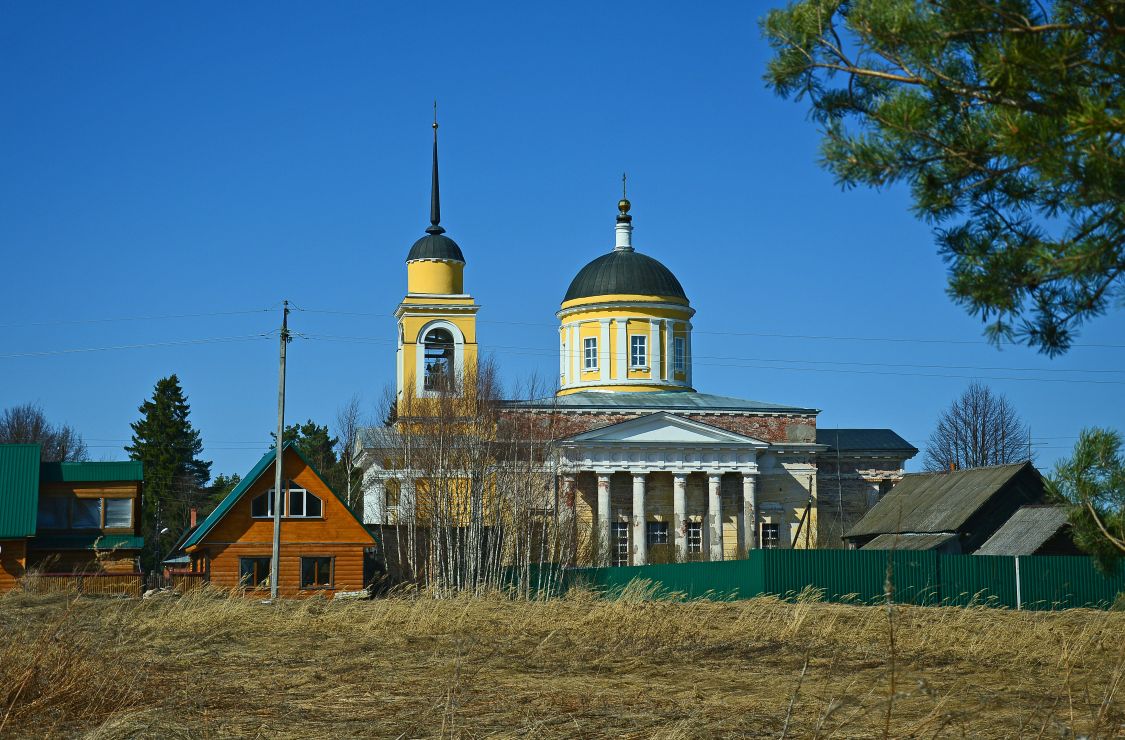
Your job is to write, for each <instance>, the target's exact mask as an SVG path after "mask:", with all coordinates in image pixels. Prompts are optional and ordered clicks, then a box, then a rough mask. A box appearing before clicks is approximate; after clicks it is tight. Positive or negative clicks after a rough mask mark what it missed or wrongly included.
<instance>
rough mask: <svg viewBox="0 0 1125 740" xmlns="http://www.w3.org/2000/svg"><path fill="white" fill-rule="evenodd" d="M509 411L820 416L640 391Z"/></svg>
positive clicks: (511, 404)
mask: <svg viewBox="0 0 1125 740" xmlns="http://www.w3.org/2000/svg"><path fill="white" fill-rule="evenodd" d="M504 405H505V406H506V407H508V408H528V409H544V410H546V409H557V410H559V411H571V410H583V409H590V410H602V409H605V410H610V409H612V410H614V411H624V410H629V411H645V412H652V411H739V412H748V411H761V412H763V413H771V414H778V413H780V414H818V413H820V411H818V410H817V409H809V408H802V407H799V406H784V405H782V404H778V403H766V402H764V401H750V400H747V399H744V398H731V397H730V396H716V395H714V394H712V393H697V392H695V391H638V392H636V393H604V392H599V391H579V392H578V393H568V394H566V395H565V396H549V397H547V398H539V399H535V400H532V401H504Z"/></svg>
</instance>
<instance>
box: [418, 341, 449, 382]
mask: <svg viewBox="0 0 1125 740" xmlns="http://www.w3.org/2000/svg"><path fill="white" fill-rule="evenodd" d="M423 342H424V345H425V349H424V352H425V367H424V369H423V372H424V373H425V376H424V380H423V386H422V387H423V388H424V389H425V390H427V391H444V390H449V389H450V388H452V387H453V335H452V334H450V333H449V330H448V329H440V328H439V329H431V330H430V331H429V332H428V333H427V334H426V338H425V339H424V340H423Z"/></svg>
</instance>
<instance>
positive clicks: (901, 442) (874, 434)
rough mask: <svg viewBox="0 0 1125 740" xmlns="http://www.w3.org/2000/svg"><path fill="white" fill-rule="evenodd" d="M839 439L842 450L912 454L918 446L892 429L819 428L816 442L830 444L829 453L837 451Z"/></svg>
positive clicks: (916, 450)
mask: <svg viewBox="0 0 1125 740" xmlns="http://www.w3.org/2000/svg"><path fill="white" fill-rule="evenodd" d="M837 441H838V442H839V445H840V452H850V451H854V450H864V451H866V452H909V453H910V455H911V456H913V455H915V454H916V453H917V452H918V448H917V447H915V446H914V445H912V444H910V443H909V442H907V441H906V440H905V439H903V438H902V437H900V436H899V435H898V434H897V433H896V432H895V431H894V430H892V429H817V430H816V443H817V444H818V445H828V454H829V455H831V454H832V453H834V452H836V445H837Z"/></svg>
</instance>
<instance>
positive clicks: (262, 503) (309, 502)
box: [250, 481, 324, 519]
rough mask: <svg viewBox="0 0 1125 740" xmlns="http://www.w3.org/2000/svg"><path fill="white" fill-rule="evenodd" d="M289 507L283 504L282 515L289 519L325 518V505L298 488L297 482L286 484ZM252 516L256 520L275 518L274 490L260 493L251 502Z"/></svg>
mask: <svg viewBox="0 0 1125 740" xmlns="http://www.w3.org/2000/svg"><path fill="white" fill-rule="evenodd" d="M286 490H287V491H288V492H289V495H288V496H287V499H288V507H286V506H285V504H284V503H283V504H282V508H281V515H282V516H283V517H285V518H287V519H307V518H316V517H320V516H324V503H323V502H322V501H321V500H320V499H319V498H317V497H316V496H314V495H313V494H312V493H309V491H307V490H306V489H304V488H302V487H301V486H298V485H297V483H296V482H295V481H289V482H288V483H287V484H286ZM250 516H252V517H254V518H255V519H270V518H272V517H273V489H272V488H271V489H269V490H268V491H266V492H265V493H259V494H258V495H257V496H255V497H254V498H253V500H251V502H250Z"/></svg>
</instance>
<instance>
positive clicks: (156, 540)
mask: <svg viewBox="0 0 1125 740" xmlns="http://www.w3.org/2000/svg"><path fill="white" fill-rule="evenodd" d="M138 410H139V411H140V412H141V418H140V419H138V420H137V421H135V422H133V424H132V425H131V426H132V428H133V441H132V444H130V445H129V446H127V447H126V448H125V451H126V452H128V453H129V457H130V458H132V459H133V460H140V461H141V462H142V463H144V476H145V482H144V494H143V506H142V533H143V534H144V536H145V554H144V556H143V557H142V561H143V565H144V566H145V567H146V568H154V567H158V566H159V564H160V563H159V559H160V558H161V557H163V556H165V555H167V554H168V548H169V547H171V545H172V544H173V543H175V541H176V540H177V539H178V538H179V536H180V534H181V533H182V532H183V530H184V528H185V527H186V526H187V524H188V519H189V512H190V509H191V507H192V506H199V505H200V504H202V503H204V502H205V499H206V498H207V492H206V491H205V490H204V486H206V484H207V481H208V480H209V479H210V477H211V463H210V462H209V461H204V460H201V459H200V457H199V456H200V454H201V453H202V452H203V441H202V440H201V439H200V436H199V432H198V431H197V430H195V429H194V428H193V427H192V425H191V421H190V420H189V419H188V416H189V415H190V414H191V409H190V407H189V406H188V401H187V397H186V396H184V391H183V388H181V387H180V380H179V378H177V377H176V376H175V375H170V376H169V377H167V378H161V379H160V380H158V381H157V382H156V387H155V389H154V390H153V393H152V398H151V399H150V400H147V401H145V402H144V403H142V404H141V405H140V408H139V409H138ZM164 528H167V529H168V532H167V533H166V534H161V533H160V530H162V529H164Z"/></svg>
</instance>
